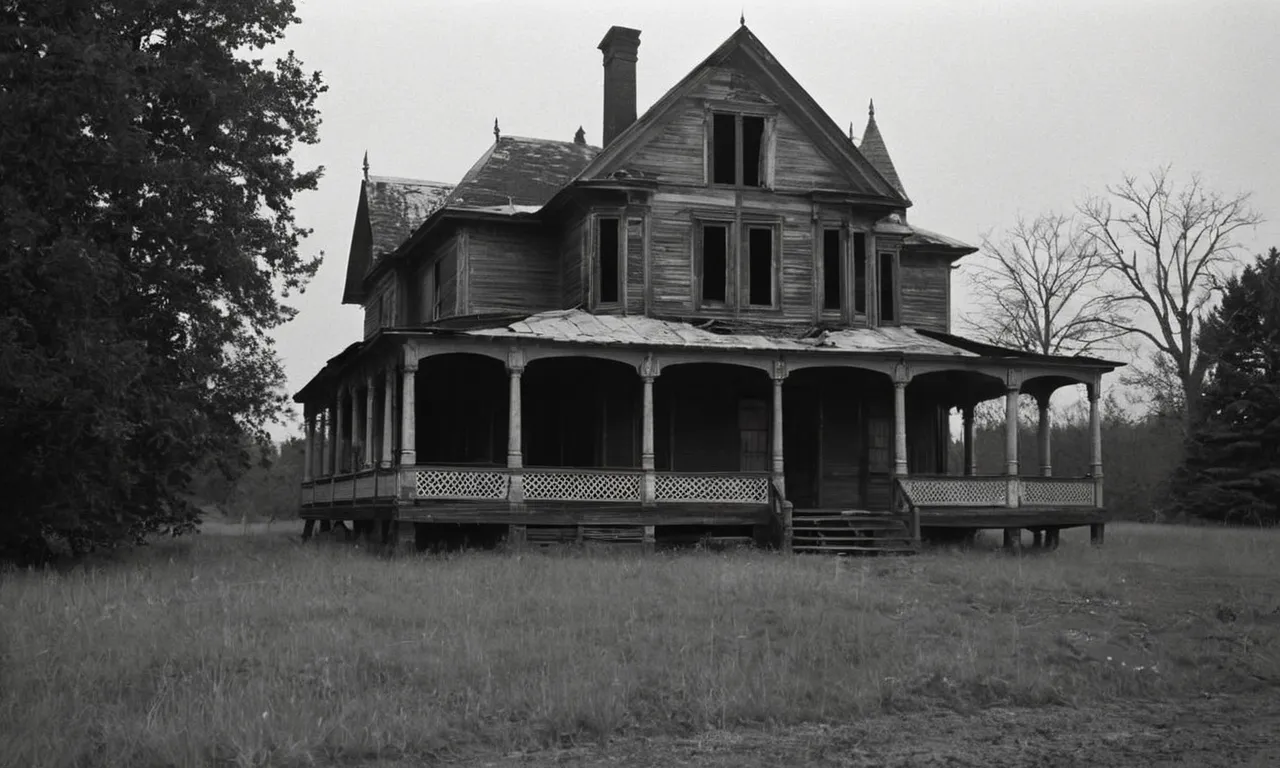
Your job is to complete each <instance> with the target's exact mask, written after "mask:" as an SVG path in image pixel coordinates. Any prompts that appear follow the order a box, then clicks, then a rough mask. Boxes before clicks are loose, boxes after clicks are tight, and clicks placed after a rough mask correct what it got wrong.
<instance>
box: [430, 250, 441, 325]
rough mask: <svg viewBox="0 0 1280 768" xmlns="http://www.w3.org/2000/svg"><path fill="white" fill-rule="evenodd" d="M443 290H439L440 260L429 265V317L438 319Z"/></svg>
mask: <svg viewBox="0 0 1280 768" xmlns="http://www.w3.org/2000/svg"><path fill="white" fill-rule="evenodd" d="M443 300H444V291H442V290H440V262H439V261H437V262H436V263H435V264H434V265H433V266H432V267H431V319H432V320H439V319H440V312H441V310H442V309H443V303H444V301H443Z"/></svg>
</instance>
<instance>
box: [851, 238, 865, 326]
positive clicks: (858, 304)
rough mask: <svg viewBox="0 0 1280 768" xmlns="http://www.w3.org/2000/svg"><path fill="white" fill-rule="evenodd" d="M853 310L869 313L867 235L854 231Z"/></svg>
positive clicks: (861, 313) (863, 313) (862, 313)
mask: <svg viewBox="0 0 1280 768" xmlns="http://www.w3.org/2000/svg"><path fill="white" fill-rule="evenodd" d="M853 311H854V312H857V313H858V314H860V315H865V314H866V313H867V236H866V234H864V233H862V232H854V233H853Z"/></svg>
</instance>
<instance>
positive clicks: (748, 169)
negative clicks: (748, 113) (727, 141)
mask: <svg viewBox="0 0 1280 768" xmlns="http://www.w3.org/2000/svg"><path fill="white" fill-rule="evenodd" d="M763 139H764V118H763V117H744V118H742V184H743V186H747V187H758V186H760V177H761V173H760V143H761V141H762V140H763Z"/></svg>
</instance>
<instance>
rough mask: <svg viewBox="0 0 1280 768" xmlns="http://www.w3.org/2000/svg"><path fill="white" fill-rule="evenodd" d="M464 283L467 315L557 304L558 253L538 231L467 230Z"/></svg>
mask: <svg viewBox="0 0 1280 768" xmlns="http://www.w3.org/2000/svg"><path fill="white" fill-rule="evenodd" d="M466 279H467V287H466V293H467V312H468V313H470V314H479V313H484V312H505V311H524V310H528V311H532V312H536V311H541V310H547V309H556V308H558V307H559V306H560V297H561V285H560V269H559V259H558V253H557V251H556V248H555V244H554V243H553V242H552V240H551V238H549V237H548V236H547V235H546V233H545V232H544V231H543V230H542V229H541V228H540V227H536V226H528V225H506V226H502V225H483V226H475V227H469V228H468V229H467V275H466Z"/></svg>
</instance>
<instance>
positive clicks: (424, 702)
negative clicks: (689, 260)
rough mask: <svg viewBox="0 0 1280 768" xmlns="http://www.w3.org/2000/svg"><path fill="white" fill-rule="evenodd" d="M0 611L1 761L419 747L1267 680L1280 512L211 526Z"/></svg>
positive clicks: (271, 760) (467, 751) (130, 760)
mask: <svg viewBox="0 0 1280 768" xmlns="http://www.w3.org/2000/svg"><path fill="white" fill-rule="evenodd" d="M293 528H294V527H290V528H288V529H287V530H288V532H289V534H296V530H293ZM0 616H3V617H4V619H3V622H2V623H0V743H4V744H5V747H4V749H3V750H0V765H13V766H43V765H50V766H54V765H78V766H86V765H102V766H117V765H175V764H176V765H199V764H227V765H273V766H276V765H314V764H317V763H318V764H328V763H343V764H359V763H362V762H366V761H368V762H373V761H377V760H384V759H385V760H412V761H419V760H421V761H432V760H436V759H447V758H449V757H460V756H467V755H475V754H476V753H478V752H486V753H494V752H498V751H509V750H518V749H532V748H538V747H541V746H548V745H564V744H567V743H573V742H581V741H588V740H603V739H607V738H609V737H611V736H617V735H637V734H654V733H666V734H679V733H691V732H698V731H702V730H704V729H708V728H724V727H748V728H752V727H770V726H777V725H788V724H795V723H804V722H830V721H842V720H848V719H850V718H853V717H858V716H861V715H870V714H878V713H884V712H903V711H910V710H920V709H924V708H929V707H938V706H942V707H946V708H950V709H955V710H959V711H967V710H970V709H973V708H981V707H986V706H990V705H994V704H1013V705H1021V706H1042V705H1049V704H1068V705H1079V704H1087V703H1090V702H1100V701H1107V700H1117V699H1126V698H1135V697H1136V698H1153V697H1177V696H1187V695H1197V694H1200V693H1203V692H1225V691H1242V690H1250V689H1254V688H1257V687H1258V686H1262V685H1268V684H1275V683H1276V682H1280V632H1278V631H1277V630H1278V629H1280V535H1277V533H1275V532H1257V531H1251V532H1245V531H1222V530H1208V529H1192V528H1176V527H1158V528H1157V527H1139V526H1113V527H1112V528H1110V529H1109V530H1108V545H1107V547H1106V548H1105V549H1102V550H1094V549H1092V548H1090V547H1089V546H1088V545H1087V544H1086V543H1085V539H1084V537H1083V536H1081V535H1078V534H1073V533H1070V532H1069V534H1068V535H1066V536H1064V541H1063V547H1062V549H1061V550H1059V551H1058V552H1056V553H1053V554H1049V555H1040V556H1030V555H1029V556H1024V557H1008V556H1004V555H1001V554H998V553H994V552H972V551H971V552H937V553H930V554H926V555H922V556H918V557H912V558H902V559H887V558H886V559H861V560H835V559H824V558H807V557H792V558H786V557H782V556H777V555H771V554H766V553H735V554H727V555H709V554H681V555H654V556H604V555H576V556H565V555H559V556H557V555H540V554H525V555H519V556H514V555H495V554H470V555H464V556H456V557H434V558H433V557H414V556H403V557H398V558H394V559H386V558H378V557H374V556H372V555H370V554H369V553H367V552H365V551H362V550H358V549H354V548H351V547H348V546H340V545H316V544H312V545H306V546H303V545H300V544H298V543H297V542H295V541H294V540H293V536H292V535H289V536H286V535H284V534H274V533H268V534H263V535H254V536H208V535H206V536H202V537H199V538H197V539H195V540H188V541H177V542H166V543H164V544H162V545H158V546H155V547H151V548H149V549H147V550H144V551H142V552H139V553H136V554H133V555H130V556H129V557H128V558H127V559H124V560H121V561H119V562H103V563H98V564H95V565H93V566H91V567H80V568H77V569H75V570H72V571H70V572H65V573H52V572H51V573H9V574H5V575H3V576H0Z"/></svg>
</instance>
